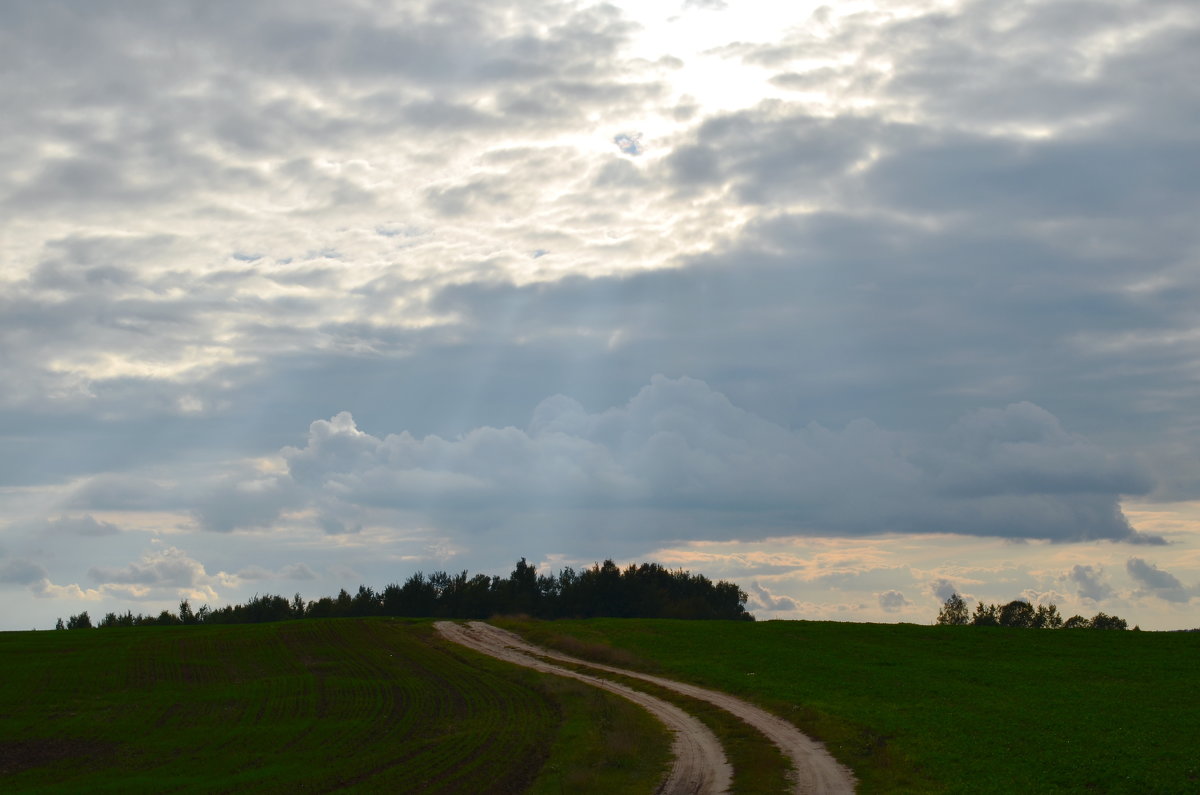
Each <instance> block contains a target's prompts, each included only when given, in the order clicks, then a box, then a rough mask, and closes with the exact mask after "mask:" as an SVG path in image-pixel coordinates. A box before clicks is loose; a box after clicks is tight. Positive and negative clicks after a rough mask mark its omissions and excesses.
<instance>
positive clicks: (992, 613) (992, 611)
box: [971, 602, 1000, 627]
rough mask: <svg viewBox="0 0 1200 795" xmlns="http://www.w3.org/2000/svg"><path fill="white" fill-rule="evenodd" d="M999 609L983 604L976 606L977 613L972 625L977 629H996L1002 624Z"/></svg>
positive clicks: (972, 617)
mask: <svg viewBox="0 0 1200 795" xmlns="http://www.w3.org/2000/svg"><path fill="white" fill-rule="evenodd" d="M999 612H1000V611H999V608H997V607H996V606H995V605H985V604H984V603H983V602H980V603H979V604H977V605H975V613H974V614H973V615H972V616H971V623H972V624H974V625H975V626H977V627H994V626H997V625H999V623H1000V615H999Z"/></svg>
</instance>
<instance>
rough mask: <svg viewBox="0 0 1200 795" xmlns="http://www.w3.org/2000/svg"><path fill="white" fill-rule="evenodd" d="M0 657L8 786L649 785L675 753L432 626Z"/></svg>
mask: <svg viewBox="0 0 1200 795" xmlns="http://www.w3.org/2000/svg"><path fill="white" fill-rule="evenodd" d="M0 659H3V660H4V674H5V676H4V677H3V678H0V790H3V791H7V792H18V791H20V792H79V791H89V792H157V791H165V790H172V791H176V792H213V791H255V792H292V791H314V792H322V791H331V790H334V789H337V790H339V791H357V790H361V791H405V792H470V791H478V792H484V791H486V792H517V791H523V790H525V789H526V788H527V787H528V786H529V785H530V784H531V783H532V784H534V785H535V786H537V787H540V789H539V790H538V791H540V792H558V791H564V790H570V791H577V792H578V791H588V789H589V786H591V787H593V788H592V789H591V791H606V792H612V791H618V790H619V791H633V789H632V788H631V787H629V786H626V785H625V784H626V783H627V782H628V781H637V782H638V783H639V784H641V785H643V786H644V789H645V791H651V790H652V789H653V785H654V782H656V781H657V780H658V778H657V776H661V774H662V772H663V769H664V766H665V762H664V760H665V749H666V748H667V747H668V745H669V739H668V738H667V735H666V732H665V731H664V730H662V728H661V727H659V726H657V724H655V723H654V722H653V721H650V719H649V717H648V716H644V715H642V714H640V711H638V710H636V708H634V707H633V706H632V705H628V707H629V710H632V711H628V710H626V709H625V707H626V705H625V704H624V703H623V702H621V703H617V702H616V701H615V700H614V701H610V700H609V698H611V699H615V698H616V697H600V698H598V697H597V696H596V695H594V694H593V692H592V689H591V688H586V686H583V685H579V686H578V687H573V686H572V685H571V684H569V683H564V682H563V680H561V679H557V678H552V677H546V676H543V675H538V674H535V673H533V672H531V671H525V670H522V669H519V668H515V667H513V666H510V665H507V664H504V663H501V662H499V661H495V660H491V659H490V658H486V657H483V656H481V655H476V654H473V653H471V652H468V651H467V650H465V649H460V648H459V647H456V646H451V645H450V644H447V643H446V642H445V641H442V640H441V639H440V638H438V637H437V636H436V635H435V634H434V633H433V632H432V629H431V627H430V626H429V624H428V622H410V621H396V620H382V619H330V620H325V621H305V622H285V623H281V624H265V625H241V626H224V627H221V626H216V627H140V628H134V629H107V630H95V631H77V632H37V633H33V632H28V633H2V634H0ZM646 721H650V722H649V723H647V722H646ZM593 727H598V728H593ZM621 743H626V745H632V746H633V747H632V748H626V749H624V750H627V751H629V753H627V754H625V756H624V757H621V754H620V753H617V754H616V757H620V758H618V759H617V761H616V762H609V763H606V764H601V765H595V764H594V765H592V767H593V768H598V769H599V770H598V772H595V773H594V774H592V775H591V777H590V778H589V776H588V775H583V776H581V777H580V779H579V780H574V779H572V780H570V781H566V780H565V779H564V777H563V776H562V775H561V772H562V771H572V772H574V771H576V770H582V771H583V773H585V774H586V773H587V772H588V771H587V769H586V766H584V765H583V764H581V762H580V760H581V759H586V758H589V757H597V756H600V755H605V754H609V753H610V752H614V751H616V752H619V751H621V750H622V747H621ZM656 754H657V755H656ZM621 758H623V759H625V760H627V761H629V764H626V765H624V766H623V765H622V762H621ZM639 764H642V765H649V766H650V767H651V768H655V770H654V773H653V775H651V776H649V780H648V781H647V779H646V778H645V775H646V774H645V771H644V770H643V769H642V768H639V767H638V765H639ZM655 766H657V767H655ZM614 771H615V772H614ZM622 774H624V775H625V776H626V778H624V779H622V778H621V775H622ZM589 781H591V782H592V783H591V784H590V785H589ZM614 782H617V783H614Z"/></svg>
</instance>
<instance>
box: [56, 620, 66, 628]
mask: <svg viewBox="0 0 1200 795" xmlns="http://www.w3.org/2000/svg"><path fill="white" fill-rule="evenodd" d="M54 628H55V629H66V627H65V626H64V625H63V620H62V618H59V619H58V623H57V624H55V625H54Z"/></svg>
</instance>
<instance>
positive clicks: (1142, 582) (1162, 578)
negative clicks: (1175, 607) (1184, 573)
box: [1125, 558, 1197, 603]
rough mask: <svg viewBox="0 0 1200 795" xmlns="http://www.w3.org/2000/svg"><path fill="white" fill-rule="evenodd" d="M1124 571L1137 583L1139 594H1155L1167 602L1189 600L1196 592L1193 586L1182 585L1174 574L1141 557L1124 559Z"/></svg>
mask: <svg viewBox="0 0 1200 795" xmlns="http://www.w3.org/2000/svg"><path fill="white" fill-rule="evenodd" d="M1125 571H1126V572H1128V574H1129V576H1130V577H1132V578H1133V579H1134V581H1135V582H1136V583H1137V584H1138V594H1139V595H1143V596H1157V597H1158V598H1159V599H1164V600H1166V601H1168V602H1177V603H1184V602H1189V601H1191V598H1192V596H1194V595H1195V594H1196V592H1197V590H1196V589H1195V588H1192V589H1188V588H1186V587H1184V585H1183V583H1181V582H1180V581H1179V578H1178V577H1176V576H1175V575H1174V574H1171V573H1170V572H1168V571H1163V570H1162V569H1160V568H1158V566H1156V565H1154V564H1153V563H1147V562H1146V561H1145V560H1142V559H1141V558H1130V559H1129V560H1128V561H1126V563H1125Z"/></svg>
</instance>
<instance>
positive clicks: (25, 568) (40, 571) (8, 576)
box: [0, 558, 47, 585]
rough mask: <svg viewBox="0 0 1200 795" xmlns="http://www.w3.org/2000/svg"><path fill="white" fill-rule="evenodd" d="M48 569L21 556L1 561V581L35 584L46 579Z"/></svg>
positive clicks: (14, 583)
mask: <svg viewBox="0 0 1200 795" xmlns="http://www.w3.org/2000/svg"><path fill="white" fill-rule="evenodd" d="M46 576H47V575H46V569H45V568H43V567H42V566H40V565H39V564H37V563H34V562H32V561H29V560H24V559H21V558H14V559H11V560H6V561H3V562H0V583H7V584H13V585H34V584H36V583H39V582H41V581H42V580H44V579H46Z"/></svg>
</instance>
